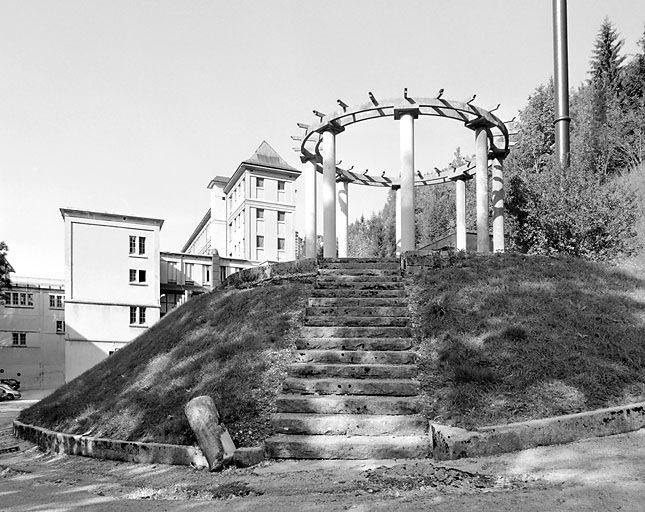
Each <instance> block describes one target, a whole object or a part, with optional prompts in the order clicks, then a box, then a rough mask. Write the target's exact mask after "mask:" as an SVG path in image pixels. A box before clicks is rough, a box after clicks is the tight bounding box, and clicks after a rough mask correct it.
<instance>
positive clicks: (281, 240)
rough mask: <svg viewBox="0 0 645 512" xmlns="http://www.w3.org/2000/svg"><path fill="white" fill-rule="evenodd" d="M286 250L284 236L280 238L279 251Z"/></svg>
mask: <svg viewBox="0 0 645 512" xmlns="http://www.w3.org/2000/svg"><path fill="white" fill-rule="evenodd" d="M284 250H285V242H284V238H278V251H284Z"/></svg>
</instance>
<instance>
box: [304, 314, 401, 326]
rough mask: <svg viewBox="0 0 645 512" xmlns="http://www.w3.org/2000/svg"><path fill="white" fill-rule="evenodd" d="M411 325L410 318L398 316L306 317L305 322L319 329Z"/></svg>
mask: <svg viewBox="0 0 645 512" xmlns="http://www.w3.org/2000/svg"><path fill="white" fill-rule="evenodd" d="M409 323H410V319H409V318H408V317H397V316H377V317H371V316H306V317H305V320H304V324H305V325H314V326H319V327H325V326H328V327H361V326H365V327H374V326H379V325H382V326H384V327H405V326H407V325H409Z"/></svg>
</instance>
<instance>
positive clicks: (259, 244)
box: [255, 235, 264, 249]
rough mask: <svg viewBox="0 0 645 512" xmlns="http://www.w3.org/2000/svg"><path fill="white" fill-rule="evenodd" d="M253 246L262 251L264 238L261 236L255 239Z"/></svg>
mask: <svg viewBox="0 0 645 512" xmlns="http://www.w3.org/2000/svg"><path fill="white" fill-rule="evenodd" d="M255 245H256V246H257V248H258V249H264V237H263V236H262V235H258V236H256V237H255Z"/></svg>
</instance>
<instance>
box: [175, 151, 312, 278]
mask: <svg viewBox="0 0 645 512" xmlns="http://www.w3.org/2000/svg"><path fill="white" fill-rule="evenodd" d="M298 176H300V171H299V170H297V169H295V168H294V167H291V166H290V165H289V164H288V163H287V162H285V160H284V159H283V158H282V157H281V156H280V155H278V153H276V152H275V150H274V149H273V148H272V147H271V146H270V145H269V144H268V143H267V142H266V141H263V142H262V144H260V146H259V147H258V149H257V150H256V151H255V152H254V153H253V155H252V156H251V157H250V158H248V159H247V160H244V161H243V162H241V163H240V165H239V166H238V167H237V169H236V170H235V172H234V173H233V175H232V176H231V177H230V178H225V177H222V176H216V177H215V178H214V179H213V180H211V182H210V183H209V184H208V189H209V190H210V191H211V200H210V203H211V204H210V210H209V211H207V212H206V215H204V217H203V219H202V220H201V222H200V223H199V224H198V225H197V227H196V228H195V230H194V231H193V233H192V235H191V236H190V237H189V239H188V241H187V242H186V244H184V247H183V248H182V252H183V253H193V254H211V253H212V251H213V250H217V252H218V253H219V255H220V257H221V258H222V259H223V264H224V265H226V266H227V267H228V269H229V271H228V274H230V273H232V272H235V271H237V270H239V269H240V268H246V267H251V266H256V265H261V264H263V263H266V262H276V261H290V260H294V259H295V257H296V252H295V249H296V247H295V229H294V221H295V219H294V215H295V209H296V200H295V183H294V182H295V180H296V179H297V178H298ZM228 260H231V261H228ZM232 260H235V262H236V263H234V264H233V263H232ZM229 263H231V264H229Z"/></svg>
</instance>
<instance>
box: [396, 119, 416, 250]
mask: <svg viewBox="0 0 645 512" xmlns="http://www.w3.org/2000/svg"><path fill="white" fill-rule="evenodd" d="M414 118H415V113H414V112H405V111H404V112H403V113H401V114H400V117H399V123H400V124H401V138H400V141H401V146H400V147H401V191H400V193H401V252H406V251H414V250H415V248H416V229H415V226H414Z"/></svg>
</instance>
